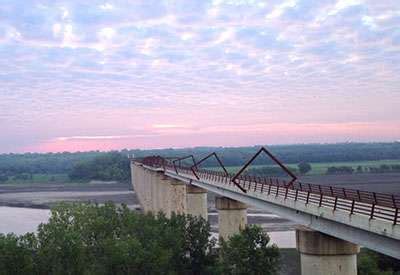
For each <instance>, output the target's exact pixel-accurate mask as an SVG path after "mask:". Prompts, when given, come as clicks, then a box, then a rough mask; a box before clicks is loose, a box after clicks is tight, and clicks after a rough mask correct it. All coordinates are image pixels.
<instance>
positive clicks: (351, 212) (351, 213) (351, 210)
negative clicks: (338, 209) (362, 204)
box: [350, 200, 356, 215]
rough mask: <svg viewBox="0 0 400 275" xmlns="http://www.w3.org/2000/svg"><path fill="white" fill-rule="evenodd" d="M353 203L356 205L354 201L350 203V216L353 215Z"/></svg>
mask: <svg viewBox="0 0 400 275" xmlns="http://www.w3.org/2000/svg"><path fill="white" fill-rule="evenodd" d="M355 203H356V201H355V200H353V201H352V202H351V209H350V215H353V212H354V205H355Z"/></svg>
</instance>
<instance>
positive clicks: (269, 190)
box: [268, 185, 272, 195]
mask: <svg viewBox="0 0 400 275" xmlns="http://www.w3.org/2000/svg"><path fill="white" fill-rule="evenodd" d="M271 186H272V185H269V187H268V195H269V194H271Z"/></svg>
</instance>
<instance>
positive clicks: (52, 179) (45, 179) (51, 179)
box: [5, 174, 70, 184]
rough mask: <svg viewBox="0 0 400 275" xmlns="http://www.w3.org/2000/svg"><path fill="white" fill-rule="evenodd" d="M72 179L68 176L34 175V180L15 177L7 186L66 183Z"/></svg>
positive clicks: (7, 182) (10, 179) (9, 180)
mask: <svg viewBox="0 0 400 275" xmlns="http://www.w3.org/2000/svg"><path fill="white" fill-rule="evenodd" d="M69 181H70V179H69V177H68V174H33V175H32V179H26V180H22V179H15V178H13V177H11V178H9V179H8V181H6V182H5V183H6V184H21V183H66V182H69Z"/></svg>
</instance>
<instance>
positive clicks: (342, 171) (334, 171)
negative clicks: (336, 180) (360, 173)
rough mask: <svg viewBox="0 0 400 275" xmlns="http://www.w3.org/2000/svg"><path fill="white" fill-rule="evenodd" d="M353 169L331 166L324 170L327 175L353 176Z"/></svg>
mask: <svg viewBox="0 0 400 275" xmlns="http://www.w3.org/2000/svg"><path fill="white" fill-rule="evenodd" d="M353 172H354V169H353V168H352V167H349V166H339V167H336V166H331V167H328V169H327V170H326V174H327V175H347V174H353Z"/></svg>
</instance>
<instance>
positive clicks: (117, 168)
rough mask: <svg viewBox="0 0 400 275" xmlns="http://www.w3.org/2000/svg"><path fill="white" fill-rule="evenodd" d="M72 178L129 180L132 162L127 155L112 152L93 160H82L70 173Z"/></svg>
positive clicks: (78, 179)
mask: <svg viewBox="0 0 400 275" xmlns="http://www.w3.org/2000/svg"><path fill="white" fill-rule="evenodd" d="M68 176H69V178H70V179H71V180H77V181H82V180H83V181H88V180H102V181H119V182H127V181H129V178H130V163H129V159H128V158H127V156H126V155H123V154H121V153H119V152H110V153H107V154H104V155H101V156H98V157H95V158H94V159H92V160H88V161H80V162H78V163H77V164H75V165H74V166H73V167H72V169H71V171H70V172H69V173H68Z"/></svg>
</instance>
